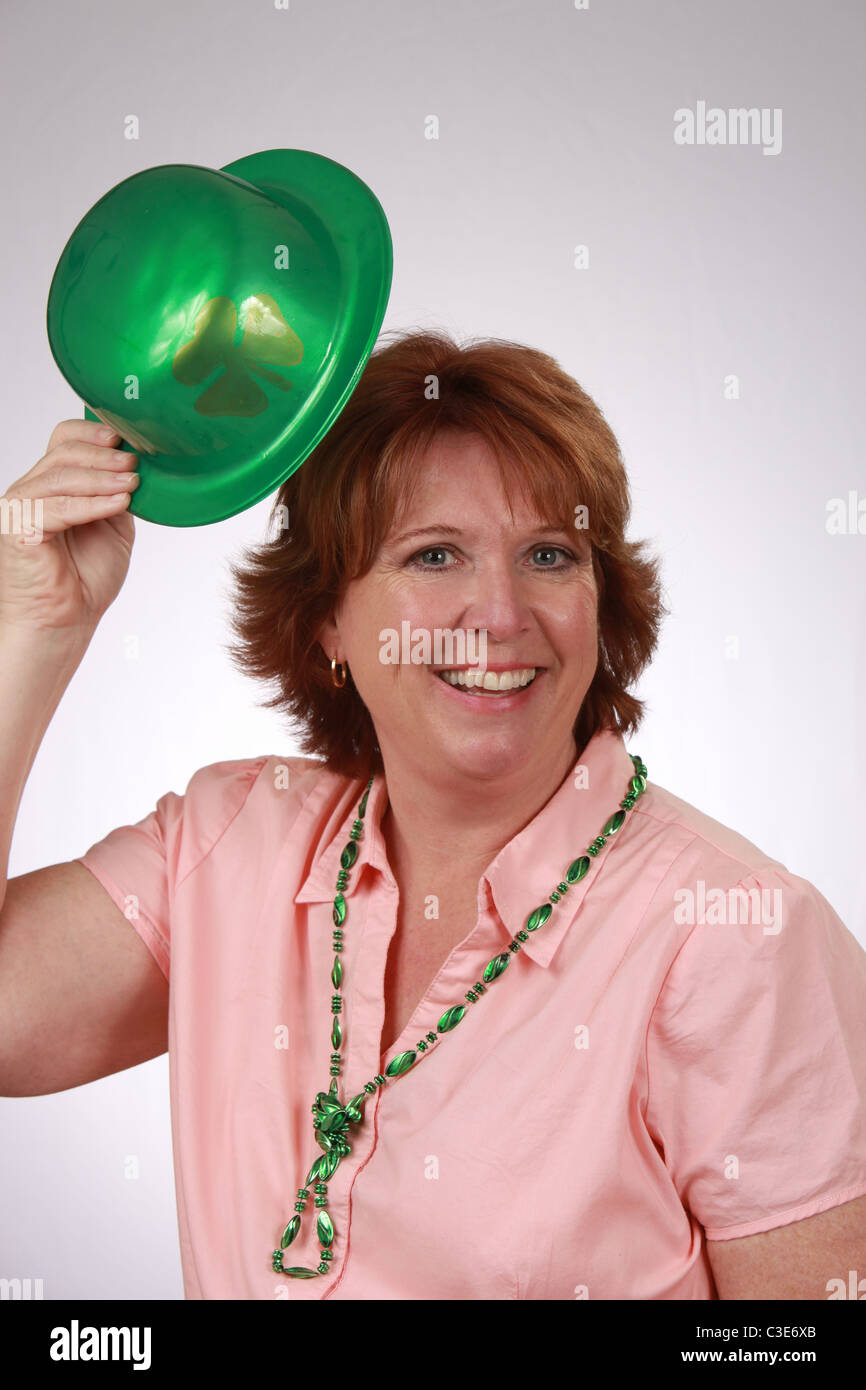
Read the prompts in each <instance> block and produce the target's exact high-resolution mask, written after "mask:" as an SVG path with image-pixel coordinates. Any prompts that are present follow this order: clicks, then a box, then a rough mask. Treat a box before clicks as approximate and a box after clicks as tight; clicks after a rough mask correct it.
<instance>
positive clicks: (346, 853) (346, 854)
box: [340, 840, 358, 869]
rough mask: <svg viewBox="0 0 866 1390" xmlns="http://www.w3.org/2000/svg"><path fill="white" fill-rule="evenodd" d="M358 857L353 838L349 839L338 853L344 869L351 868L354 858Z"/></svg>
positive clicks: (356, 846)
mask: <svg viewBox="0 0 866 1390" xmlns="http://www.w3.org/2000/svg"><path fill="white" fill-rule="evenodd" d="M357 858H358V845H357V842H356V841H355V840H350V841H349V843H348V844H347V845H346V848H345V849H344V850H343V853H342V854H341V855H340V863H341V864H342V866H343V868H344V869H351V867H352V865H353V864H354V862H355V860H356V859H357Z"/></svg>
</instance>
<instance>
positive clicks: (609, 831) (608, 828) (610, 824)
mask: <svg viewBox="0 0 866 1390" xmlns="http://www.w3.org/2000/svg"><path fill="white" fill-rule="evenodd" d="M624 820H625V811H614V813H613V815H612V816H611V818H610V820H606V821H605V823H604V825H603V826H602V830H601V833H602V835H615V834H616V832H617V831H618V830H619V828H620V826H621V825H622V823H623V821H624Z"/></svg>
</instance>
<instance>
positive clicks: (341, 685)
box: [331, 656, 349, 689]
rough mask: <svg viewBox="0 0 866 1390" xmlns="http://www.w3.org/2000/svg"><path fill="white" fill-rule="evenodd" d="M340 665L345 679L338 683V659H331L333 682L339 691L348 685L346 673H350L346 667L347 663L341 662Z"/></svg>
mask: <svg viewBox="0 0 866 1390" xmlns="http://www.w3.org/2000/svg"><path fill="white" fill-rule="evenodd" d="M340 665H341V666H342V668H343V679H342V680H341V681H338V680H337V674H336V672H337V658H336V657H335V656H332V657H331V680H332V681H333V683H334V685H336V686H337V688H338V689H342V687H343V686H344V685H345V684H346V673H347V671H348V669H349V668H348V666H347V665H346V663H345V661H341V662H340Z"/></svg>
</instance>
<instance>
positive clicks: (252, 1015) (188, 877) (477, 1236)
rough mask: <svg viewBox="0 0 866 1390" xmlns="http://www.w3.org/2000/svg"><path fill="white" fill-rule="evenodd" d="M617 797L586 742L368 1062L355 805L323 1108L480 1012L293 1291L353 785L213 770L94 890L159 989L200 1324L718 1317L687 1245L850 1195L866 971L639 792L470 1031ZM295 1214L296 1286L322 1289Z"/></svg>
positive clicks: (421, 1082) (347, 1167)
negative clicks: (427, 1313)
mask: <svg viewBox="0 0 866 1390" xmlns="http://www.w3.org/2000/svg"><path fill="white" fill-rule="evenodd" d="M632 774H633V766H632V763H631V760H630V758H629V755H628V753H627V751H626V748H625V746H624V743H623V740H622V738H621V737H620V736H619V735H617V734H614V733H612V732H609V731H604V732H601V733H599V734H597V735H596V736H595V738H593V739H592V741H591V742H590V744H589V745H588V746H587V748H586V749H585V750H584V753H583V757H582V759H580V760H578V761H577V762H576V763H575V766H574V768H573V769H572V771H571V772H570V773H569V775H568V776H567V777H566V778H565V780H564V781H563V783H562V784H561V786H560V787H559V789H558V790H557V791H556V792H555V794H554V795H553V796H552V797H551V798H550V800H549V801H548V802H547V804H546V805H545V806H543V807H542V809H541V810H540V811H539V812H538V814H537V815H536V816H535V818H534V819H533V820H532V821H531V822H530V823H529V824H528V825H527V826H526V827H525V828H524V829H523V830H522V831H520V833H519V834H517V835H515V836H514V838H513V839H512V840H511V841H510V842H509V843H508V844H507V845H505V847H504V848H503V849H502V850H500V852H499V853H498V854H497V855H496V857H495V859H494V860H493V862H492V863H491V864H490V866H489V867H488V869H487V871H486V872H485V874H484V875H483V877H482V878H481V879H480V881H479V884H478V918H477V921H476V923H475V925H474V927H473V928H472V930H471V931H470V932H469V934H468V935H467V936H466V937H465V938H464V940H463V941H461V942H460V944H459V945H458V946H456V947H455V949H454V950H453V951H452V952H451V954H450V956H449V957H448V959H447V961H446V962H445V964H444V966H443V967H442V969H441V970H440V971H439V973H438V975H437V976H436V978H435V979H433V980H432V981H431V982H430V985H429V987H428V989H427V992H426V994H425V996H424V999H423V1000H422V1002H421V1003H420V1004H419V1006H418V1008H417V1009H416V1011H415V1013H414V1015H413V1016H412V1018H411V1020H410V1022H409V1023H408V1024H407V1026H406V1028H405V1029H404V1031H403V1033H402V1035H401V1037H400V1038H399V1039H398V1040H397V1042H396V1043H395V1044H394V1046H393V1047H392V1048H390V1049H389V1050H388V1053H387V1055H383V1054H382V1053H381V1050H380V1044H381V1032H382V1025H383V1020H384V1012H385V1009H384V995H383V982H384V972H385V959H386V955H387V951H388V945H389V942H390V940H391V937H392V936H393V934H394V930H395V927H396V921H397V900H398V887H397V883H396V881H395V879H394V875H393V873H392V871H391V868H390V866H389V864H388V860H387V857H386V853H385V845H384V840H383V837H382V835H381V833H380V829H379V827H380V822H381V818H382V814H383V811H384V809H385V806H386V805H387V793H386V788H385V785H384V782H383V779H382V777H381V776H378V777H377V778H376V779H375V780H374V783H373V787H372V789H371V792H370V796H369V798H368V804H367V810H366V816H365V819H364V831H363V834H362V836H361V840H360V842H359V855H358V860H357V861H356V863H355V866H354V868H353V870H352V871H351V873H350V877H349V883H348V887H347V889H346V890H345V896H346V903H347V908H348V913H347V919H346V922H345V924H344V931H345V937H344V943H345V946H344V951H343V953H342V957H341V959H342V963H343V971H344V973H343V982H342V985H341V990H340V992H341V994H342V996H343V1012H342V1013H341V1014H340V1019H341V1021H342V1024H343V1028H344V1034H345V1037H344V1043H343V1047H342V1049H341V1052H342V1056H343V1072H342V1075H341V1078H340V1083H339V1084H340V1097H341V1099H343V1100H344V1101H345V1100H348V1099H349V1098H351V1097H352V1096H353V1095H356V1094H357V1093H358V1092H359V1091H361V1090H362V1089H363V1086H364V1083H365V1082H367V1081H370V1080H372V1078H373V1077H374V1076H375V1075H376V1074H377V1073H384V1070H385V1067H386V1065H387V1063H388V1062H389V1061H390V1059H391V1058H392V1057H393V1056H395V1055H396V1054H397V1053H398V1052H402V1051H407V1050H410V1049H415V1048H416V1045H417V1042H418V1040H419V1039H421V1038H423V1037H424V1035H425V1034H426V1033H427V1032H428V1031H431V1030H432V1031H434V1032H435V1030H436V1024H437V1021H438V1020H439V1018H440V1017H441V1016H442V1014H443V1013H444V1012H445V1010H446V1009H448V1008H449V1007H451V1006H453V1005H456V1004H461V1003H462V1004H466V1006H467V1009H466V1014H465V1015H464V1017H463V1019H462V1021H461V1022H460V1023H459V1024H458V1025H457V1027H456V1028H455V1029H454V1030H452V1031H451V1032H448V1033H445V1034H443V1035H440V1036H439V1038H438V1041H436V1042H435V1043H434V1044H433V1045H432V1046H431V1047H429V1048H428V1051H427V1052H423V1053H419V1055H418V1059H417V1061H416V1062H415V1063H414V1065H413V1066H412V1067H411V1068H410V1069H409V1071H408V1072H406V1073H404V1074H403V1075H402V1076H399V1077H397V1078H395V1079H391V1080H388V1081H386V1082H385V1084H384V1086H381V1087H377V1089H376V1090H375V1093H374V1094H372V1095H369V1096H368V1098H367V1102H366V1105H365V1109H364V1116H365V1118H364V1121H363V1122H362V1123H361V1124H360V1125H354V1126H352V1127H351V1129H350V1131H349V1135H348V1138H349V1142H350V1144H351V1153H349V1154H348V1155H347V1156H346V1157H344V1158H343V1160H342V1162H341V1163H340V1165H339V1167H338V1168H337V1170H336V1172H335V1174H334V1175H333V1177H332V1178H331V1179H330V1182H329V1185H328V1211H329V1214H330V1216H331V1219H332V1221H333V1225H334V1229H335V1239H334V1244H333V1254H334V1258H333V1260H332V1261H331V1263H330V1266H329V1268H328V1272H327V1274H324V1275H320V1276H318V1277H316V1278H314V1279H290V1278H287V1277H286V1276H285V1275H284V1274H276V1273H275V1272H274V1271H273V1268H272V1263H271V1259H272V1251H273V1250H274V1249H276V1248H277V1247H278V1246H279V1242H280V1236H281V1234H282V1231H283V1228H284V1226H285V1224H286V1222H287V1221H288V1220H289V1218H290V1217H291V1216H292V1215H293V1214H294V1203H295V1201H296V1192H297V1189H298V1188H299V1187H301V1186H302V1184H303V1181H304V1178H305V1177H306V1175H307V1172H308V1170H309V1167H310V1164H311V1162H312V1160H313V1159H314V1158H315V1157H317V1156H318V1155H319V1154H320V1153H321V1150H320V1148H319V1146H318V1144H317V1143H316V1141H315V1138H314V1135H313V1121H312V1115H311V1105H312V1102H313V1099H314V1097H315V1096H316V1094H317V1092H319V1091H327V1090H328V1087H329V1085H330V1072H329V1067H330V1054H331V1052H332V1051H333V1047H332V1043H331V1036H330V1034H331V1024H332V1020H333V1015H332V1012H331V997H332V995H333V994H334V992H335V991H334V987H333V985H332V983H331V979H330V972H331V967H332V964H333V960H334V953H333V950H332V932H333V920H332V906H333V901H334V897H335V893H336V891H337V890H336V883H337V874H338V872H339V867H340V866H339V859H340V854H341V851H342V850H343V848H344V846H345V845H346V843H347V841H348V839H349V834H348V832H349V830H350V828H351V826H352V822H353V820H354V818H355V817H356V815H357V810H358V803H359V802H360V800H361V797H362V795H363V791H364V784H363V783H362V782H360V781H358V782H353V781H350V780H348V779H346V778H342V777H339V776H336V775H334V774H331V773H326V772H324V771H323V770H322V765H321V764H320V763H319V762H317V761H316V760H315V759H312V758H298V757H294V758H282V757H280V756H270V757H268V756H264V757H257V758H249V759H240V760H236V761H230V762H221V763H214V764H211V765H210V766H208V767H203V768H201V769H199V771H197V772H196V773H194V775H193V776H192V777H191V778H190V781H189V783H188V785H187V788H186V791H185V793H184V795H183V796H179V795H177V794H176V793H174V792H167V793H166V794H165V795H164V796H163V797H161V798H160V800H159V801H158V803H157V806H156V809H155V810H154V811H152V812H151V813H150V814H149V815H146V816H145V817H144V819H143V820H141V821H139V822H138V823H137V824H136V825H128V826H121V827H120V828H118V829H116V830H113V831H112V832H111V833H110V834H109V835H107V836H106V837H105V839H103V840H100V841H99V842H98V843H97V844H95V845H93V846H92V847H91V848H90V849H89V850H88V851H87V853H86V854H84V855H83V856H82V857H81V859H80V861H79V862H80V863H83V864H85V865H86V866H87V868H88V869H89V870H90V871H91V873H93V874H94V875H95V877H96V879H97V880H98V881H99V883H101V884H102V886H103V887H104V888H105V890H106V891H107V892H108V894H109V895H110V897H111V898H112V900H113V901H114V902H115V903H116V904H117V906H118V907H119V908H120V909H121V910H122V911H123V912H124V913H125V914H126V916H127V917H128V918H129V920H130V924H131V926H132V927H133V928H134V929H135V931H137V932H138V934H139V935H140V937H141V938H142V940H143V941H144V942H145V944H146V945H147V947H148V949H149V950H150V951H151V952H152V954H153V956H154V958H155V960H156V961H157V963H158V964H159V966H160V968H161V969H162V971H163V973H164V974H165V975H166V977H167V978H168V979H169V982H170V1016H169V1039H168V1043H169V1048H168V1055H169V1077H170V1092H171V1119H172V1136H173V1153H174V1166H175V1183H176V1192H177V1205H178V1227H179V1233H180V1250H181V1258H182V1265H183V1275H184V1288H185V1294H186V1297H187V1298H192V1299H205V1298H207V1299H248V1298H262V1299H272V1298H281V1297H282V1298H288V1299H295V1300H303V1299H324V1298H336V1299H518V1298H525V1299H574V1298H590V1299H640V1300H647V1299H712V1298H715V1297H716V1296H717V1295H716V1292H715V1287H714V1284H713V1279H712V1272H711V1268H710V1265H709V1262H708V1259H707V1253H706V1239H707V1238H709V1239H710V1240H729V1239H732V1238H735V1237H737V1236H746V1235H751V1234H753V1233H754V1232H756V1231H767V1230H770V1229H771V1228H773V1227H776V1226H784V1225H786V1224H787V1223H789V1222H792V1221H801V1220H803V1219H804V1218H805V1217H808V1216H812V1215H813V1214H815V1213H816V1212H820V1211H824V1210H826V1209H827V1208H828V1207H833V1206H836V1205H838V1204H840V1203H842V1202H847V1201H850V1200H851V1199H853V1198H855V1197H859V1196H862V1195H864V1194H866V1029H864V1018H866V953H864V951H863V950H862V948H861V947H860V945H859V944H858V942H857V941H856V939H855V938H854V937H853V936H852V934H851V933H850V932H849V931H848V929H847V928H846V927H845V926H844V925H843V923H842V922H841V921H840V920H839V918H838V916H837V915H836V913H835V912H834V911H833V909H832V908H831V906H830V904H829V903H828V902H827V901H826V899H825V898H824V897H822V895H821V894H820V893H819V892H818V891H817V889H816V888H814V887H813V886H812V885H811V884H810V883H808V882H806V881H805V880H804V879H802V878H800V877H798V876H797V875H796V874H793V873H791V872H789V871H788V870H787V869H786V868H784V867H783V866H782V865H781V864H779V863H778V862H777V861H775V860H772V859H769V858H768V857H767V856H766V855H765V854H763V853H762V852H761V851H760V850H759V849H757V848H756V847H755V846H754V845H753V844H751V843H750V842H749V841H748V840H746V839H744V838H743V837H742V836H741V835H738V834H736V833H735V832H734V831H733V830H730V829H728V828H726V827H725V826H723V825H720V824H719V823H718V822H717V821H714V820H711V819H710V818H709V817H708V816H705V815H703V814H702V813H701V812H700V811H698V810H696V809H695V808H694V807H693V806H690V805H688V804H687V803H686V802H684V801H681V800H680V799H679V798H678V797H676V796H674V795H673V794H672V793H671V792H668V791H665V790H664V789H663V788H661V787H659V786H658V785H657V784H656V783H655V782H654V781H652V780H650V782H649V785H648V788H647V791H646V792H645V793H644V795H643V796H642V797H641V798H640V799H639V800H638V802H637V804H636V806H635V807H634V809H633V810H632V811H631V812H629V813H628V816H627V818H626V821H625V824H624V825H623V826H622V828H621V829H620V830H619V831H618V832H616V833H615V834H614V835H612V837H611V838H610V840H609V841H608V843H607V845H606V847H605V848H604V849H603V850H602V852H601V854H600V855H599V856H598V857H597V858H593V859H592V862H591V867H590V870H589V872H588V873H587V875H586V877H585V878H584V879H583V880H582V881H581V882H579V883H577V884H575V885H574V886H572V887H571V888H570V889H569V891H568V892H567V893H566V894H564V895H563V896H562V898H561V899H560V901H559V902H557V903H556V904H555V906H554V907H553V910H552V913H551V916H550V918H549V920H548V921H547V922H546V923H545V924H544V925H543V926H542V927H541V928H540V929H538V930H537V931H535V932H533V933H530V934H528V935H527V939H526V940H525V942H523V944H522V947H521V949H520V950H519V951H518V952H517V953H516V954H514V953H509V954H511V960H510V964H509V966H508V968H507V969H506V970H505V972H504V974H503V975H502V976H500V978H499V979H497V980H495V981H493V982H492V983H490V984H489V985H488V986H487V987H486V990H485V992H484V993H483V994H482V995H481V996H480V997H479V998H478V1000H477V1002H475V1003H471V1002H468V1001H467V1000H466V991H467V990H469V989H470V988H471V987H472V985H473V984H474V983H475V981H477V980H480V979H481V976H482V973H483V971H484V968H485V966H486V965H487V963H488V961H490V960H491V959H492V958H493V957H494V956H495V955H498V954H500V953H502V952H505V951H507V950H508V945H509V942H511V941H512V940H513V939H514V938H515V936H516V934H517V933H518V932H520V931H521V930H522V929H523V927H524V923H525V922H526V919H527V917H528V916H529V914H530V913H531V912H532V910H533V909H534V908H535V907H537V906H538V905H539V904H541V903H544V902H545V900H546V899H547V898H548V896H549V894H550V893H551V891H552V890H553V889H554V888H555V886H556V884H557V883H558V882H559V881H560V880H562V879H563V878H564V876H565V871H566V868H567V867H568V865H569V864H571V862H572V861H573V860H574V859H576V858H577V857H579V856H580V855H582V854H583V853H584V852H585V850H586V848H587V847H588V845H589V844H590V843H591V842H592V841H593V840H594V839H595V837H596V836H597V835H598V833H599V831H600V830H601V828H602V826H603V825H604V823H605V821H606V820H607V819H608V817H609V816H610V815H611V814H612V812H613V811H614V810H616V809H617V807H618V805H619V802H620V801H621V800H622V798H623V796H624V795H625V792H626V789H627V786H628V783H629V779H630V777H631V776H632ZM423 930H424V923H423V921H421V922H419V923H418V931H419V932H420V931H423ZM309 1190H310V1197H309V1199H308V1202H307V1206H306V1210H305V1214H304V1216H303V1221H302V1226H301V1231H300V1234H299V1236H298V1237H297V1238H296V1240H295V1241H294V1242H293V1243H292V1244H291V1245H290V1246H289V1247H288V1249H287V1250H286V1251H285V1254H284V1263H285V1265H286V1266H290V1265H306V1266H308V1267H312V1268H315V1267H316V1266H317V1265H318V1264H319V1262H320V1255H319V1243H318V1241H317V1240H316V1236H315V1218H316V1215H317V1209H316V1207H315V1205H314V1199H315V1190H314V1187H313V1186H312V1185H311V1186H310V1189H309ZM840 1275H841V1277H845V1271H840Z"/></svg>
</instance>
